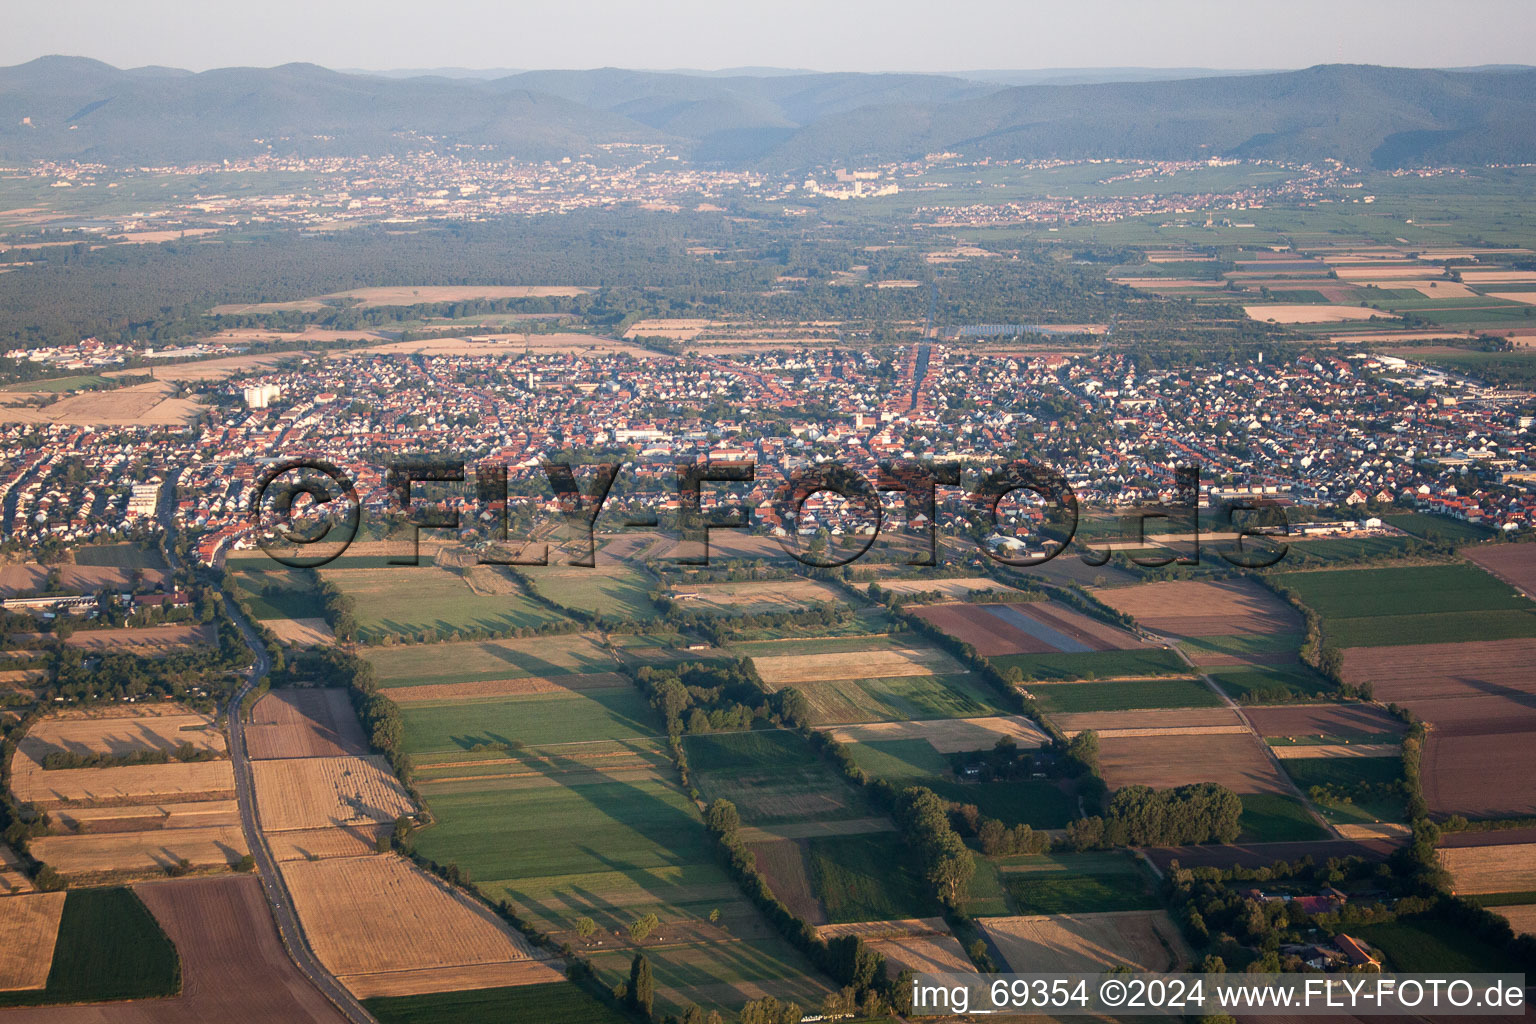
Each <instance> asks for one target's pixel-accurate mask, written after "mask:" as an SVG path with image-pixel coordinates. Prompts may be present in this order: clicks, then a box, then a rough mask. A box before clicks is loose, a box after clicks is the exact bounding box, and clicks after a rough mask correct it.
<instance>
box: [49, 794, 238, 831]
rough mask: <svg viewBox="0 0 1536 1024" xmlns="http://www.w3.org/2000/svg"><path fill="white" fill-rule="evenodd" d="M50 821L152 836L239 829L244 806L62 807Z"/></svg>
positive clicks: (80, 828)
mask: <svg viewBox="0 0 1536 1024" xmlns="http://www.w3.org/2000/svg"><path fill="white" fill-rule="evenodd" d="M48 814H49V817H51V818H52V819H53V820H54V821H55V822H57V823H59V824H60V825H63V826H64V827H65V828H69V829H75V830H77V831H81V832H85V831H89V832H148V831H151V830H153V829H167V828H197V827H203V828H207V827H210V826H213V825H238V824H239V823H240V805H239V804H238V803H237V802H235V801H234V800H199V801H195V802H193V803H172V802H165V803H153V804H125V805H119V806H116V807H75V806H67V807H60V808H58V809H57V810H53V811H49V812H48Z"/></svg>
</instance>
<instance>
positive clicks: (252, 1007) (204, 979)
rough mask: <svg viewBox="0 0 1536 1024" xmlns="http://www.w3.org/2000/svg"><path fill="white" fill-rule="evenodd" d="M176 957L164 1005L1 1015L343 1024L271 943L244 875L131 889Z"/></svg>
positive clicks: (79, 1023) (58, 1022)
mask: <svg viewBox="0 0 1536 1024" xmlns="http://www.w3.org/2000/svg"><path fill="white" fill-rule="evenodd" d="M134 891H135V892H137V893H138V894H139V898H140V899H142V900H143V901H144V904H145V906H147V907H148V908H149V910H150V913H152V914H154V915H155V920H157V921H159V922H160V924H161V926H162V927H164V928H165V931H166V934H167V935H169V936H170V938H171V941H172V942H173V943H175V944H176V950H177V952H178V953H180V954H181V974H182V991H181V994H180V995H178V996H175V997H173V998H170V999H146V1000H140V1001H137V1002H127V1003H105V1004H97V1005H94V1006H52V1007H27V1008H18V1009H14V1010H0V1021H15V1022H17V1024H21V1022H23V1021H25V1022H26V1024H208V1022H210V1021H230V1022H234V1021H238V1022H240V1024H304V1022H312V1024H346V1018H344V1017H342V1016H341V1014H340V1013H339V1012H338V1011H337V1010H336V1008H335V1007H334V1006H332V1005H331V1003H330V1002H329V1001H327V1000H326V998H325V997H324V996H322V995H321V994H320V993H319V991H318V990H317V989H315V988H314V987H313V986H312V985H310V983H309V982H308V981H307V980H306V979H305V978H304V976H303V975H302V974H300V973H299V971H298V968H296V967H294V965H293V962H292V961H291V960H289V959H288V956H287V954H286V953H284V952H283V947H282V945H281V944H280V943H279V942H278V938H277V929H276V928H275V927H274V926H273V924H272V915H271V912H270V911H269V910H268V909H267V905H266V903H265V902H264V901H263V900H262V897H261V883H260V882H258V881H257V880H256V878H255V877H253V876H250V875H239V876H235V875H226V876H224V877H220V878H182V879H177V880H175V881H167V882H153V883H149V884H146V885H138V886H135V887H134Z"/></svg>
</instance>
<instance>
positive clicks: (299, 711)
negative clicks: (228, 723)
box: [245, 687, 368, 760]
mask: <svg viewBox="0 0 1536 1024" xmlns="http://www.w3.org/2000/svg"><path fill="white" fill-rule="evenodd" d="M245 736H246V744H247V746H248V748H249V749H250V753H251V757H252V758H255V759H257V760H266V759H270V758H279V757H346V756H348V755H352V754H366V753H368V741H367V739H365V738H364V736H363V727H362V726H361V725H360V724H358V721H357V712H355V711H353V710H352V702H351V700H350V699H349V698H348V696H347V691H346V690H342V689H339V688H335V687H331V688H327V689H323V690H274V691H273V692H271V693H269V694H267V695H266V696H265V697H263V698H261V700H259V701H257V702H256V707H255V708H254V709H252V713H251V724H250V725H249V726H247V727H246V730H245Z"/></svg>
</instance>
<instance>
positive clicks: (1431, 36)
mask: <svg viewBox="0 0 1536 1024" xmlns="http://www.w3.org/2000/svg"><path fill="white" fill-rule="evenodd" d="M3 3H4V6H5V8H6V11H5V14H4V15H3V17H0V23H3V25H4V31H3V32H0V64H17V63H21V62H23V61H27V60H31V59H32V58H34V57H38V56H41V55H43V54H48V53H65V54H76V55H81V56H86V57H95V58H97V59H99V60H104V61H107V62H108V63H111V64H116V65H118V66H121V67H133V66H139V65H143V64H168V65H173V66H176V67H185V68H192V69H194V70H203V69H206V68H210V67H222V66H227V65H235V64H244V65H273V64H282V63H286V62H288V61H310V62H313V63H316V64H323V65H326V66H328V67H356V68H375V69H386V68H425V67H476V68H489V67H500V68H554V67H559V68H590V67H602V66H608V65H614V66H620V67H634V68H678V67H687V68H704V69H714V68H723V67H740V66H745V65H772V66H777V67H799V68H811V69H815V70H824V71H835V70H848V71H954V70H976V69H984V68H986V69H992V68H1009V69H1018V68H1061V67H1116V66H1132V65H1134V66H1147V67H1215V68H1253V67H1261V68H1292V67H1305V66H1308V65H1311V64H1321V63H1333V62H1351V63H1371V64H1399V65H1406V66H1413V67H1446V66H1458V65H1471V64H1536V2H1532V0H1462V2H1450V0H1265V2H1263V3H1259V2H1255V0H1222V2H1212V0H1060V2H1050V3H1042V2H1039V0H883V2H876V0H774V2H771V3H769V2H761V0H759V2H757V3H751V4H746V3H742V2H740V0H653V2H651V3H644V2H635V0H538V2H533V3H530V2H523V0H500V2H497V0H413V2H409V3H407V2H404V0H366V2H364V0H346V2H340V0H212V2H206V0H205V2H196V0H3Z"/></svg>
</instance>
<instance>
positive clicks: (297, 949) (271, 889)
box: [159, 482, 378, 1024]
mask: <svg viewBox="0 0 1536 1024" xmlns="http://www.w3.org/2000/svg"><path fill="white" fill-rule="evenodd" d="M174 492H175V489H174V487H172V486H171V484H170V483H169V482H167V484H166V486H165V488H164V489H163V491H162V494H161V504H160V509H159V519H160V523H161V525H162V526H163V527H164V530H165V532H164V533H163V534H162V535H161V545H160V548H161V551H162V552H164V554H165V558H166V562H167V564H169V565H170V566H171V568H172V570H174V569H175V568H176V564H177V559H176V552H175V550H174V548H173V547H172V543H171V538H173V537H174V536H175V532H174V531H175V519H174V510H175V500H174ZM225 611H226V612H227V613H228V614H229V617H230V619H231V620H232V621H233V622H234V624H235V625H236V626H237V627H238V628H239V630H240V635H241V636H242V637H244V638H245V643H246V646H248V647H249V648H250V649H251V652H252V654H253V655H254V656H255V660H254V661H253V662H252V663H251V667H250V669H249V670H248V671H247V672H246V674H245V682H244V683H242V684H241V685H240V687H239V689H237V690H236V691H235V695H234V696H233V697H231V698H230V699H229V708H228V719H229V758H230V761H231V762H232V763H233V765H234V769H235V797H236V799H237V800H238V801H239V804H240V827H241V828H242V829H243V830H244V832H245V843H246V848H247V849H249V850H250V851H251V858H252V859H253V860H254V861H255V862H256V872H257V874H258V875H259V876H260V878H261V891H262V893H263V894H264V895H265V896H266V897H267V904H268V906H270V907H271V908H272V919H273V921H274V922H275V923H276V924H277V934H278V938H280V939H281V940H282V942H283V948H284V949H285V950H287V951H288V957H289V959H291V960H292V961H293V963H294V966H295V967H297V968H298V969H299V973H300V974H302V975H304V977H306V978H308V979H309V982H310V984H312V985H314V986H315V988H317V989H319V990H320V993H321V994H322V995H324V996H325V997H326V998H327V999H329V1000H330V1001H331V1002H332V1003H335V1004H336V1008H337V1009H338V1010H340V1011H341V1015H342V1016H343V1017H345V1018H346V1019H347V1020H349V1021H351V1022H352V1024H378V1022H377V1021H375V1020H374V1018H373V1016H372V1015H371V1014H370V1013H369V1012H368V1011H367V1010H365V1009H363V1004H362V1003H360V1002H358V1001H357V1000H356V999H355V998H354V997H353V995H352V993H350V992H348V991H347V990H346V989H344V988H342V986H341V982H339V981H337V980H336V977H335V975H333V974H331V972H330V971H327V970H326V969H325V968H324V967H323V966H321V964H320V961H318V960H316V959H315V954H314V953H313V952H312V951H311V950H310V948H309V941H308V940H307V939H306V938H305V937H304V930H303V929H302V928H300V927H299V915H298V911H297V910H295V909H294V906H293V896H292V894H291V893H289V891H288V885H287V883H285V882H284V881H283V876H282V875H281V874H280V873H279V872H278V870H277V862H276V861H275V860H273V859H272V848H271V847H269V846H268V845H267V837H266V835H264V834H263V833H262V831H261V826H260V824H259V822H258V821H257V818H256V786H255V782H254V780H253V778H252V775H251V759H250V757H249V755H248V754H247V753H246V749H245V722H244V721H243V720H241V718H240V702H241V701H242V700H243V699H244V698H245V695H246V694H247V693H249V692H250V691H251V690H252V689H253V688H255V686H256V682H257V680H259V679H260V678H261V677H262V676H264V675H266V674H267V672H268V671H269V670H270V669H271V667H272V665H271V661H270V659H268V657H267V649H266V646H265V645H264V644H263V643H262V642H261V638H260V637H258V636H257V635H256V630H255V629H253V628H252V627H251V624H250V623H249V622H247V621H246V618H245V616H244V615H242V614H240V609H239V608H236V607H235V606H234V605H232V604H229V603H228V602H226V604H225Z"/></svg>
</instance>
